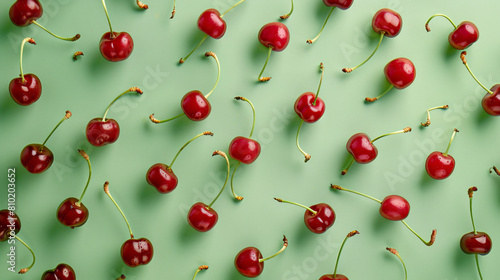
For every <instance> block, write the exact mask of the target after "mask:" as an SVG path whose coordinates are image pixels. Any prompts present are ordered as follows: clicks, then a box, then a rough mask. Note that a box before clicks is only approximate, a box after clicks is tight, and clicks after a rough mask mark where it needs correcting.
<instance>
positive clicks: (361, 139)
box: [342, 127, 411, 175]
mask: <svg viewBox="0 0 500 280" xmlns="http://www.w3.org/2000/svg"><path fill="white" fill-rule="evenodd" d="M410 131H411V128H410V127H406V128H404V129H402V130H398V131H394V132H391V133H387V134H383V135H380V136H379V137H377V138H375V139H373V140H370V137H368V135H366V134H365V133H356V134H354V135H353V136H351V138H349V140H348V141H347V144H346V149H347V151H348V152H349V153H350V154H351V155H352V157H353V159H352V160H351V161H350V162H349V164H348V165H347V167H346V168H345V169H344V170H342V175H345V174H347V171H349V168H350V167H351V165H352V164H353V163H354V161H356V162H357V163H361V164H365V163H370V162H372V161H373V160H375V158H376V157H377V155H378V150H377V147H375V145H373V142H375V141H377V140H378V139H380V138H382V137H385V136H389V135H394V134H400V133H406V132H410Z"/></svg>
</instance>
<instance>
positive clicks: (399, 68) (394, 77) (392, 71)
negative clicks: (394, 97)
mask: <svg viewBox="0 0 500 280" xmlns="http://www.w3.org/2000/svg"><path fill="white" fill-rule="evenodd" d="M384 74H385V77H386V78H387V80H388V81H389V83H391V85H393V86H394V87H395V88H397V89H403V88H406V87H407V86H409V85H411V83H413V81H414V80H415V66H414V65H413V63H412V62H411V61H410V60H409V59H407V58H404V57H400V58H396V59H393V60H391V61H390V62H389V63H387V65H386V66H385V68H384Z"/></svg>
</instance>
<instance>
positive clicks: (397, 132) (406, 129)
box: [370, 127, 411, 143]
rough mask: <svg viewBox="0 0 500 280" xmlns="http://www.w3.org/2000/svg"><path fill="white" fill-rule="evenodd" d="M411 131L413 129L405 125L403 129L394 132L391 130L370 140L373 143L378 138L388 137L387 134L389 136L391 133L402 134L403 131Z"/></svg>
mask: <svg viewBox="0 0 500 280" xmlns="http://www.w3.org/2000/svg"><path fill="white" fill-rule="evenodd" d="M410 131H411V127H405V128H404V129H401V130H398V131H394V132H391V133H387V134H383V135H380V136H379V137H377V138H375V139H373V140H372V141H370V143H373V142H375V141H377V140H378V139H380V138H383V137H386V136H389V135H394V134H401V133H406V132H410Z"/></svg>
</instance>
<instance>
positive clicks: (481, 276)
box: [474, 254, 483, 280]
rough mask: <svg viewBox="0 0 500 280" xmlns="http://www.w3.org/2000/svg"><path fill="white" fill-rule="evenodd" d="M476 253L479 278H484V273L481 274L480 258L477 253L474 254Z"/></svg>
mask: <svg viewBox="0 0 500 280" xmlns="http://www.w3.org/2000/svg"><path fill="white" fill-rule="evenodd" d="M474 255H475V258H476V266H477V272H478V273H479V278H481V280H483V275H482V274H481V268H479V258H478V256H477V254H474Z"/></svg>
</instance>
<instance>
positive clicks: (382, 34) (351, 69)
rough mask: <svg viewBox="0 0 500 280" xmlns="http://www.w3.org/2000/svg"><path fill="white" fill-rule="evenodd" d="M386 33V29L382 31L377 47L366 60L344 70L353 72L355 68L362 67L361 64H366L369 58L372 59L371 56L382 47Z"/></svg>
mask: <svg viewBox="0 0 500 280" xmlns="http://www.w3.org/2000/svg"><path fill="white" fill-rule="evenodd" d="M384 35H385V31H382V32H381V33H380V39H379V40H378V44H377V47H376V48H375V49H374V50H373V52H372V54H370V56H369V57H368V58H367V59H365V61H363V62H361V63H360V64H358V65H357V66H354V67H353V68H344V69H342V72H344V73H351V72H352V71H353V70H354V69H356V68H358V67H360V66H361V65H363V64H365V63H366V62H367V61H368V60H370V58H372V56H373V55H374V54H375V53H376V52H377V50H378V47H380V44H381V43H382V39H383V38H384Z"/></svg>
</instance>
